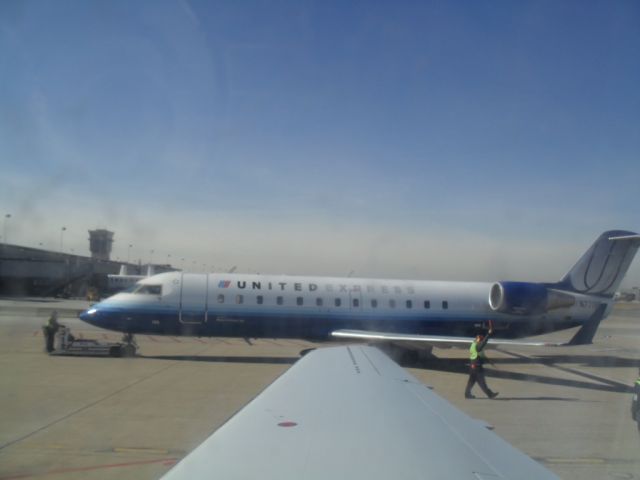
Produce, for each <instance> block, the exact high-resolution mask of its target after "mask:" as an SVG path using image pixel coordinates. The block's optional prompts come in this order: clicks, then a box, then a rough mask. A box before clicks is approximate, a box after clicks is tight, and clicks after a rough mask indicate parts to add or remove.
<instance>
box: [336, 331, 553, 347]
mask: <svg viewBox="0 0 640 480" xmlns="http://www.w3.org/2000/svg"><path fill="white" fill-rule="evenodd" d="M331 336H332V337H334V338H340V339H349V340H367V341H370V342H390V343H395V344H398V345H402V344H403V343H405V344H411V346H418V345H420V344H422V345H430V346H433V347H442V348H448V347H466V348H468V347H469V346H470V345H471V342H473V340H474V339H473V338H471V337H447V336H443V335H417V334H412V333H387V332H372V331H368V330H336V331H334V332H331ZM504 345H508V346H530V347H558V346H561V345H565V344H564V343H552V342H524V341H521V340H502V339H499V338H494V337H491V339H490V340H489V343H487V348H491V347H499V346H504Z"/></svg>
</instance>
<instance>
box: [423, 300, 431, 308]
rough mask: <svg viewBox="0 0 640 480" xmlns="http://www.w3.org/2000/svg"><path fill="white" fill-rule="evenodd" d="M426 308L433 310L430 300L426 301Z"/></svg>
mask: <svg viewBox="0 0 640 480" xmlns="http://www.w3.org/2000/svg"><path fill="white" fill-rule="evenodd" d="M424 308H431V302H430V301H429V300H425V301H424Z"/></svg>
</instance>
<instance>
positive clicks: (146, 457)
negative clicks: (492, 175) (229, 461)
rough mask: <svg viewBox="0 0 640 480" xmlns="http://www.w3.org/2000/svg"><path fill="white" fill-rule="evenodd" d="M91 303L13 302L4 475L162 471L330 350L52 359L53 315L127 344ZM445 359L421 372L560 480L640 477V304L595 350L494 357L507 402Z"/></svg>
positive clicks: (189, 346) (7, 305)
mask: <svg viewBox="0 0 640 480" xmlns="http://www.w3.org/2000/svg"><path fill="white" fill-rule="evenodd" d="M87 306H88V303H87V302H83V301H74V300H54V299H21V300H12V299H0V412H1V413H0V480H9V479H30V478H44V479H52V480H53V479H62V478H64V479H96V480H97V479H106V478H109V479H110V478H114V477H115V478H123V479H156V478H160V477H161V476H162V475H163V474H164V473H165V472H166V471H167V470H168V469H169V468H170V467H171V466H172V465H173V464H175V462H177V461H179V460H180V459H181V458H182V457H183V456H184V455H186V454H187V453H188V452H189V451H190V450H192V449H193V448H194V447H195V446H197V445H198V444H199V443H201V442H202V441H203V440H204V439H205V438H207V437H208V436H209V435H210V434H211V433H212V432H213V431H215V430H216V429H217V428H218V427H219V426H220V425H222V424H223V423H224V422H225V421H226V420H227V419H228V418H229V417H230V416H231V415H233V414H234V413H235V412H236V411H237V410H239V409H240V408H242V407H243V406H244V405H245V404H246V403H247V402H248V401H250V400H251V399H252V398H253V397H255V396H256V395H258V394H259V393H260V392H261V391H262V390H263V389H264V388H265V387H266V386H267V385H269V384H270V383H271V382H272V381H273V380H274V379H276V378H277V377H278V376H279V375H280V374H282V373H283V372H284V371H285V370H286V369H287V368H289V366H290V365H291V364H293V363H294V362H295V361H296V360H297V359H298V358H299V353H300V351H301V350H304V349H307V348H313V347H322V346H326V345H327V344H321V345H316V344H313V343H310V342H306V341H302V340H253V341H251V342H250V343H251V344H249V343H248V342H246V341H245V340H243V339H222V338H195V337H162V336H145V335H142V336H138V337H137V341H138V344H139V346H140V351H139V355H138V356H137V357H135V358H108V357H107V358H93V357H61V356H56V357H54V356H49V355H47V354H46V353H45V351H44V339H43V337H42V331H41V326H42V325H43V324H44V323H45V322H46V320H47V317H48V316H49V314H50V313H51V311H52V310H54V309H55V310H58V311H59V313H60V321H61V323H63V324H65V325H67V326H69V327H71V329H72V332H73V333H74V335H76V336H82V337H84V338H94V339H99V340H105V341H119V340H120V334H118V333H117V332H109V331H105V330H100V329H97V328H94V327H92V326H90V325H87V324H84V323H83V322H81V321H80V320H78V319H77V318H76V315H77V312H78V311H80V310H82V309H84V308H86V307H87ZM572 334H573V332H572V331H565V332H557V333H555V334H553V335H550V336H546V337H545V338H546V339H550V340H555V341H559V340H568V339H569V338H571V336H572ZM434 353H435V354H436V355H437V357H438V358H437V359H431V360H426V361H423V362H422V363H421V364H419V365H411V366H407V367H408V368H409V370H410V372H411V373H412V374H413V375H414V376H416V377H417V378H419V379H420V380H422V381H423V382H424V383H425V384H427V385H430V386H433V387H434V389H435V391H436V392H437V393H438V394H439V395H441V396H442V397H444V398H446V399H447V400H449V401H450V402H451V403H453V404H454V405H456V406H457V407H458V408H460V409H462V410H463V411H465V412H466V413H468V414H469V415H471V416H472V417H474V418H477V419H480V420H483V421H485V422H487V423H489V424H491V425H493V427H494V428H495V430H494V431H495V432H496V433H497V434H498V435H500V436H502V437H503V438H504V439H506V440H507V441H509V442H510V443H511V444H513V445H514V446H515V447H517V448H519V449H520V450H522V451H523V452H525V453H526V454H528V455H530V456H531V457H533V458H535V459H536V460H537V461H539V462H541V463H542V464H543V465H545V466H546V467H547V468H549V469H550V470H552V471H553V472H555V473H556V474H558V475H559V476H560V477H561V478H565V479H579V480H589V479H594V480H595V479H598V480H601V479H640V432H638V430H637V428H636V424H635V423H634V422H632V420H631V417H630V403H631V393H630V392H631V385H632V384H633V382H634V380H635V379H636V376H637V374H638V368H639V367H640V304H638V303H628V304H617V305H616V307H615V309H614V311H613V313H612V315H611V316H610V317H609V318H608V319H606V320H605V321H604V322H603V324H602V325H601V327H600V329H599V330H598V332H597V334H596V338H595V339H594V344H593V345H586V346H579V347H555V348H539V347H518V348H515V347H514V348H508V349H501V350H492V351H490V352H489V356H490V357H491V358H492V359H493V361H494V362H495V366H489V367H488V368H487V381H488V383H489V386H490V387H491V388H492V389H493V390H496V391H499V392H500V396H499V397H498V398H497V399H495V400H489V399H486V398H483V396H482V392H480V390H479V388H478V387H476V391H475V392H474V393H475V394H476V395H477V396H478V398H477V399H474V400H466V399H464V396H463V392H464V387H465V384H466V380H467V367H466V362H467V352H466V351H464V350H457V349H450V350H442V349H436V350H434ZM247 460H248V461H250V459H247Z"/></svg>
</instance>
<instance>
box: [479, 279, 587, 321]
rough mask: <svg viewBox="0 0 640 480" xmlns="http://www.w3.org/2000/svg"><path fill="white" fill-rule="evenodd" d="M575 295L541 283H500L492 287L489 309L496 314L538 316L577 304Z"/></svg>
mask: <svg viewBox="0 0 640 480" xmlns="http://www.w3.org/2000/svg"><path fill="white" fill-rule="evenodd" d="M575 302H576V300H575V298H574V297H573V295H570V294H568V293H564V292H561V291H558V290H553V289H549V288H547V287H546V286H545V285H542V284H540V283H528V282H498V283H494V284H493V286H492V287H491V292H490V294H489V307H490V308H491V310H493V311H494V312H501V313H511V314H514V315H536V314H541V313H545V312H547V311H549V310H554V309H557V308H567V307H571V306H572V305H573V304H575Z"/></svg>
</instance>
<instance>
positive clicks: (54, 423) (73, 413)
mask: <svg viewBox="0 0 640 480" xmlns="http://www.w3.org/2000/svg"><path fill="white" fill-rule="evenodd" d="M177 364H178V363H177V362H172V363H170V364H169V365H166V366H165V367H162V368H160V369H158V370H156V371H155V372H152V373H150V374H149V375H147V376H145V377H142V378H140V379H138V380H136V381H135V382H132V383H130V384H128V385H125V386H124V387H122V388H120V389H118V390H116V391H115V392H111V393H110V394H108V395H105V396H104V397H102V398H99V399H98V400H95V401H93V402H91V403H88V404H87V405H85V406H83V407H80V408H77V409H76V410H74V411H72V412H69V413H68V414H66V415H63V416H62V417H60V418H58V419H56V420H53V421H51V422H49V423H47V424H46V425H43V426H42V427H40V428H36V429H35V430H33V431H32V432H30V433H27V434H25V435H22V436H21V437H18V438H15V439H13V440H10V441H8V442H6V443H4V444H2V445H0V451H1V450H3V449H5V448H7V447H9V446H11V445H14V444H16V443H18V442H21V441H23V440H26V439H27V438H29V437H31V436H32V435H35V434H37V433H39V432H41V431H43V430H46V429H47V428H49V427H51V426H53V425H56V424H57V423H60V422H62V421H64V420H66V419H68V418H71V417H72V416H74V415H75V414H77V413H80V412H82V411H84V410H87V409H89V408H91V407H93V406H94V405H97V404H98V403H100V402H102V401H104V400H107V399H108V398H111V397H113V396H115V395H118V394H119V393H121V392H123V391H125V390H126V389H128V388H131V387H134V386H136V385H137V384H139V383H142V382H144V381H146V380H148V379H150V378H151V377H154V376H156V375H158V374H160V373H162V372H164V371H165V370H168V369H169V368H171V367H174V366H175V365H177ZM0 480H3V479H0Z"/></svg>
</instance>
